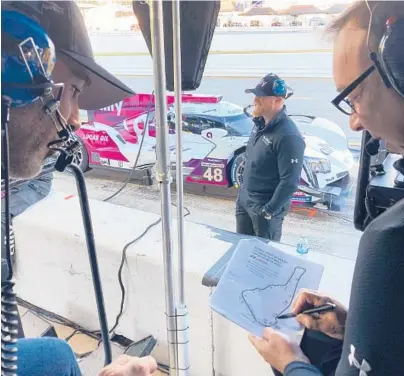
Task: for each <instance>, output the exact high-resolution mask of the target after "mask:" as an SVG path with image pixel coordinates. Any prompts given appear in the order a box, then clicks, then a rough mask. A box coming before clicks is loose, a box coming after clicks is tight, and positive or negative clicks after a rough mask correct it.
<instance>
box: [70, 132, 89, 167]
mask: <svg viewBox="0 0 404 376" xmlns="http://www.w3.org/2000/svg"><path fill="white" fill-rule="evenodd" d="M73 138H74V141H78V142H79V144H80V149H79V150H78V151H77V153H76V155H75V157H74V159H73V163H75V164H76V165H77V166H78V167H79V168H80V170H81V171H83V172H86V171H88V170H89V168H88V153H87V149H86V147H85V145H84V143H83V141H82V140H81V138H80V137H78V136H76V135H74V136H73ZM71 143H72V141H67V144H71Z"/></svg>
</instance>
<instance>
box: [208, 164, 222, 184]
mask: <svg viewBox="0 0 404 376" xmlns="http://www.w3.org/2000/svg"><path fill="white" fill-rule="evenodd" d="M203 178H204V179H205V180H208V181H214V182H216V183H221V182H222V181H223V180H224V176H223V170H222V169H221V168H219V167H207V168H206V169H205V171H204V173H203Z"/></svg>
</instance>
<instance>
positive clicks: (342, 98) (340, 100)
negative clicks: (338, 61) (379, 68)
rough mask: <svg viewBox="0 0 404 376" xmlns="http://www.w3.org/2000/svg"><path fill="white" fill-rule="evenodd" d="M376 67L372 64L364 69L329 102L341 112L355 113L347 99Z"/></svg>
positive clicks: (353, 107) (352, 105)
mask: <svg viewBox="0 0 404 376" xmlns="http://www.w3.org/2000/svg"><path fill="white" fill-rule="evenodd" d="M375 69H376V67H375V66H374V65H372V66H371V67H369V68H368V69H366V70H365V71H364V72H363V73H362V74H361V75H360V76H359V77H358V78H357V79H356V80H355V81H353V82H352V83H351V84H349V85H348V86H347V87H346V88H345V89H344V90H342V92H341V93H340V94H338V95H337V96H336V97H335V98H334V99H333V100H332V101H331V103H332V104H333V105H334V106H335V107H336V108H338V110H340V111H341V112H343V113H344V114H346V115H349V116H351V115H352V114H353V113H355V106H354V104H353V103H352V102H351V101H350V100H349V99H348V95H349V94H351V93H352V92H353V91H354V90H355V89H356V88H357V87H358V86H359V85H360V84H361V83H362V82H363V81H364V80H365V79H366V78H367V77H369V76H370V74H371V73H372V72H373V71H374V70H375Z"/></svg>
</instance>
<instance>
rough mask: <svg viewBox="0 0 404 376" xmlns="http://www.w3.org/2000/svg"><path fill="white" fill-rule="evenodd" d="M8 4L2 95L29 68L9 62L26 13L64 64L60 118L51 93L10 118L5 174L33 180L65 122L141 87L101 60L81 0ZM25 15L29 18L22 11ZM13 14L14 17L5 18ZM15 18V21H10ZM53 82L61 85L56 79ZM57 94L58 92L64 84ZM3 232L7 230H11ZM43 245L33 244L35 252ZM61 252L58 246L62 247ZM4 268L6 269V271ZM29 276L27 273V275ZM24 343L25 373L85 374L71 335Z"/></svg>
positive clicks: (131, 363)
mask: <svg viewBox="0 0 404 376" xmlns="http://www.w3.org/2000/svg"><path fill="white" fill-rule="evenodd" d="M1 7H2V96H3V92H5V91H6V90H7V85H6V84H4V82H12V80H13V79H15V76H18V74H19V73H21V72H22V71H17V72H16V75H15V76H13V74H14V73H15V72H11V73H13V74H10V72H8V71H7V69H6V68H7V67H6V64H5V62H9V61H10V58H9V56H11V58H12V59H13V61H17V62H18V61H21V55H22V52H21V53H20V54H18V50H17V53H15V52H14V50H15V48H14V49H13V48H12V47H17V46H18V42H19V41H15V37H13V35H15V34H17V33H16V30H17V31H18V30H22V27H23V26H24V27H26V24H24V25H22V24H21V22H19V21H16V20H22V19H23V20H25V19H26V18H25V17H28V18H30V19H31V20H33V21H35V22H36V23H37V24H38V27H40V28H41V29H43V30H44V31H45V32H46V34H47V35H48V36H49V38H50V39H51V40H52V41H53V44H54V45H55V51H56V63H55V65H54V67H52V68H53V70H52V69H50V71H51V75H52V82H54V83H62V84H64V87H63V92H62V95H61V97H60V100H59V103H60V106H59V107H58V110H57V111H58V112H57V116H56V118H57V121H56V120H55V119H54V118H53V117H51V116H49V115H48V112H47V111H46V109H45V107H44V102H43V101H42V99H43V97H42V95H43V94H41V96H40V97H37V98H35V97H33V99H32V101H27V102H23V101H21V102H22V103H19V104H20V106H15V107H12V108H11V109H10V120H9V122H8V125H7V128H8V131H9V143H8V144H9V145H8V146H9V162H10V164H9V167H8V166H6V165H5V166H3V164H2V166H1V167H2V176H3V172H4V170H6V171H7V172H8V175H9V177H10V178H12V179H30V178H33V177H35V176H36V175H37V174H38V173H39V172H40V170H41V167H42V163H43V161H44V160H45V158H46V157H47V156H48V155H49V153H50V150H49V147H48V145H49V144H50V143H51V142H54V141H55V140H58V139H60V136H59V133H60V131H61V129H66V128H67V127H68V126H69V128H71V129H73V130H77V129H78V128H79V127H80V119H79V108H82V109H87V110H90V109H98V108H101V107H105V106H108V105H111V104H113V103H116V102H119V101H121V100H122V99H124V98H125V97H127V96H130V95H133V94H134V93H133V91H132V90H131V89H130V88H128V87H127V86H126V85H125V84H123V83H122V82H120V81H119V80H118V79H116V78H115V77H114V76H113V75H111V74H110V73H109V72H107V71H106V70H105V69H103V68H102V67H101V66H99V65H98V64H97V63H96V62H95V61H94V56H93V52H92V49H91V44H90V40H89V37H88V35H87V31H86V28H85V25H84V20H83V18H82V15H81V12H80V10H79V8H78V6H77V4H76V3H75V2H74V1H2V4H1ZM3 11H4V12H3ZM4 14H7V17H8V18H7V17H5V18H4ZM19 15H24V16H25V17H18V16H19ZM13 17H14V18H13ZM5 19H6V20H7V22H4V20H5ZM12 19H14V22H11V21H10V20H12ZM3 27H4V28H3ZM13 33H14V34H13ZM13 38H14V39H13ZM3 53H4V56H3ZM26 53H27V54H28V53H29V54H31V52H30V51H26ZM41 53H42V52H41ZM49 53H50V52H49ZM24 56H25V55H24ZM3 57H4V61H3ZM49 61H51V60H49ZM51 62H53V60H52V61H51ZM3 63H4V64H3ZM3 69H4V72H7V73H4V76H3ZM32 86H34V87H35V88H36V87H37V86H39V85H35V84H33V85H32ZM32 86H29V85H28V86H25V87H24V90H25V91H26V92H27V93H28V92H30V91H32V90H37V89H33V88H32ZM53 86H54V87H55V85H53ZM38 90H39V89H38ZM25 91H24V92H25ZM35 92H36V91H35ZM55 94H57V90H56V91H55ZM39 98H41V100H40V99H39ZM2 162H3V161H2ZM55 214H57V215H63V213H55ZM38 220H40V218H38ZM2 236H3V237H4V234H3V235H2ZM36 251H37V250H36V249H35V247H33V249H32V252H33V253H35V252H36ZM57 251H58V250H57V249H55V252H57ZM2 253H3V252H2ZM2 258H3V255H2ZM3 272H5V273H3ZM3 274H5V275H4V276H3ZM7 275H8V268H7V269H5V270H3V260H2V282H3V277H4V278H7ZM21 277H22V278H23V276H21ZM2 293H3V291H2ZM38 294H40V287H38ZM2 301H3V294H2ZM2 309H3V307H2ZM4 346H5V347H4V348H2V351H5V350H7V345H6V344H4ZM2 347H3V339H2ZM16 347H17V349H18V351H17V354H16V355H17V363H18V375H19V376H80V375H81V372H80V369H79V366H78V363H77V361H76V359H75V356H74V353H73V351H72V349H71V348H70V346H69V344H68V343H67V342H66V341H63V340H61V339H57V338H46V337H44V338H20V339H18V341H17V343H16ZM8 355H10V354H8ZM6 357H7V354H6ZM6 357H5V358H6ZM13 357H14V354H13ZM13 357H10V358H13ZM3 367H11V364H9V363H7V361H4V364H3V359H2V374H3ZM156 368H157V363H156V361H155V360H154V359H153V358H151V357H144V358H141V359H139V358H134V357H130V356H126V355H122V356H120V357H118V358H117V359H115V360H114V361H113V362H112V363H111V364H110V365H108V366H107V367H105V368H104V369H102V370H101V373H100V375H101V376H102V375H110V376H129V375H130V376H149V375H151V374H152V373H153V372H154V371H155V370H156ZM7 374H10V375H11V374H15V372H14V371H12V370H10V371H9V372H8V373H7Z"/></svg>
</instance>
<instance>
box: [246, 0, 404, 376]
mask: <svg viewBox="0 0 404 376" xmlns="http://www.w3.org/2000/svg"><path fill="white" fill-rule="evenodd" d="M330 31H332V32H333V33H334V34H335V40H334V53H333V55H334V56H333V57H334V67H333V68H334V69H333V70H334V72H333V73H334V81H335V84H336V87H337V90H338V91H339V92H340V94H339V95H338V96H337V97H336V98H335V99H334V100H333V101H332V103H333V105H334V106H336V107H337V108H338V109H339V110H341V111H342V112H344V113H345V114H347V115H349V116H350V118H349V122H350V126H351V129H352V130H355V131H362V130H364V129H366V130H368V131H369V132H370V133H371V135H372V137H373V138H376V139H383V140H385V141H386V142H387V144H389V145H393V147H394V150H396V151H399V152H400V153H401V154H402V155H403V156H404V49H403V47H404V3H403V2H402V1H366V2H365V1H358V2H355V3H354V4H353V5H352V6H351V7H350V8H348V9H347V11H346V12H345V13H343V14H342V15H341V16H339V17H337V18H336V19H335V20H334V21H333V23H332V24H331V27H330ZM341 278H344V276H341ZM335 283H338V281H337V280H336V281H335ZM403 286H404V199H402V200H400V201H398V202H397V203H396V204H395V205H393V206H392V207H391V208H389V209H387V210H386V211H385V212H384V213H383V214H381V215H380V216H378V217H377V218H375V219H374V220H373V221H372V222H371V223H370V224H369V226H368V227H367V228H366V230H365V231H364V233H363V235H362V238H361V241H360V244H359V250H358V256H357V259H356V265H355V272H354V276H353V281H352V289H351V298H350V302H349V312H348V311H347V309H346V308H345V307H344V306H342V305H341V304H340V303H338V302H336V301H335V300H334V299H332V298H331V297H328V296H326V295H324V294H322V293H319V292H316V291H303V292H301V293H300V294H299V296H298V297H297V299H296V301H295V302H294V306H293V311H294V313H299V312H301V310H302V309H306V308H311V307H315V306H319V305H322V304H324V303H326V302H333V303H335V304H336V309H335V310H334V311H331V312H325V313H323V314H320V315H318V316H312V315H305V314H298V315H297V320H298V321H299V322H300V323H301V324H303V325H304V326H305V327H306V328H307V329H309V330H312V331H315V332H316V333H318V334H322V335H323V336H324V337H328V339H329V341H331V340H333V341H335V340H336V341H340V342H341V344H340V346H341V347H342V353H341V356H340V358H339V362H338V364H337V365H335V366H334V369H333V370H326V369H325V368H324V367H323V365H324V360H326V358H324V359H318V360H317V361H316V360H315V359H313V358H312V357H311V356H310V355H309V354H307V353H305V354H303V352H302V351H301V350H300V348H299V347H298V346H297V344H296V343H293V342H290V341H287V340H285V339H284V338H283V337H282V336H281V335H280V334H279V333H277V332H276V331H274V330H272V329H270V328H266V329H265V330H264V333H263V339H258V338H254V337H251V338H250V339H251V342H252V343H253V344H254V346H255V347H256V349H257V350H258V351H259V352H260V354H261V355H262V356H263V358H264V359H265V360H266V361H267V362H268V363H269V364H271V365H272V366H273V367H274V368H276V369H277V370H278V371H280V372H281V373H282V374H283V375H284V376H321V375H324V376H325V375H327V376H328V375H330V373H331V374H332V375H335V376H387V375H388V376H390V375H392V376H393V375H394V376H395V375H403V374H404V372H403V360H402V357H403V354H404V320H403V317H404V299H403ZM305 355H307V357H306V356H305ZM325 355H326V356H327V355H330V354H325ZM337 360H338V359H337ZM310 363H313V364H310Z"/></svg>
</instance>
